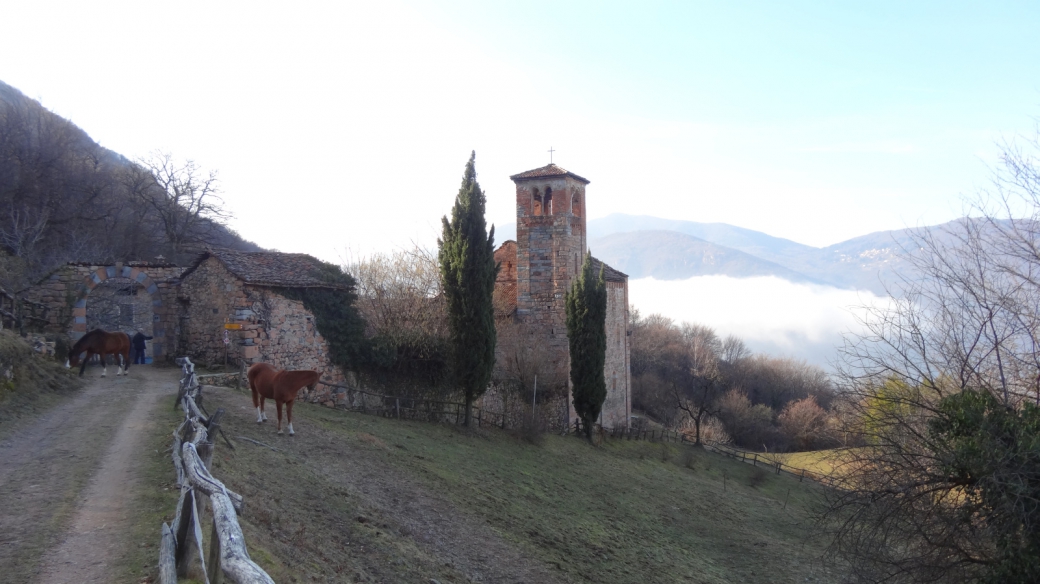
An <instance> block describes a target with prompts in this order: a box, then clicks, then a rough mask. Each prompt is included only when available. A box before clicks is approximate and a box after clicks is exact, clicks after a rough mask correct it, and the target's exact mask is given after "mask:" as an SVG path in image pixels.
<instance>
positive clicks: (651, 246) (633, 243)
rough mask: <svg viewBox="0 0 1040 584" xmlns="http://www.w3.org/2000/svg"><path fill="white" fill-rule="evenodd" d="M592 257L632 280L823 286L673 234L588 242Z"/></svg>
mask: <svg viewBox="0 0 1040 584" xmlns="http://www.w3.org/2000/svg"><path fill="white" fill-rule="evenodd" d="M589 249H590V250H592V251H593V252H594V253H595V255H596V257H598V258H600V259H602V260H603V261H605V262H606V263H608V264H610V265H611V266H612V267H614V268H617V269H618V270H621V271H622V272H625V273H626V274H628V275H629V276H630V277H632V278H646V277H654V278H656V279H658V280H684V279H686V278H692V277H694V276H708V275H720V276H732V277H736V278H747V277H752V276H777V277H780V278H784V279H785V280H790V281H792V282H813V283H823V282H820V281H819V280H817V279H815V278H811V277H809V276H806V275H804V274H800V273H798V272H796V271H794V270H790V269H788V268H785V267H784V266H782V265H780V264H777V263H774V262H770V261H767V260H764V259H761V258H758V257H755V256H754V255H751V254H748V253H744V252H742V251H740V250H736V249H732V248H729V247H726V246H722V245H717V244H714V243H711V242H708V241H704V240H703V239H699V238H697V237H694V236H692V235H688V234H686V233H679V232H677V231H664V230H653V231H628V232H624V233H614V234H611V235H607V236H604V237H599V238H596V239H591V240H589Z"/></svg>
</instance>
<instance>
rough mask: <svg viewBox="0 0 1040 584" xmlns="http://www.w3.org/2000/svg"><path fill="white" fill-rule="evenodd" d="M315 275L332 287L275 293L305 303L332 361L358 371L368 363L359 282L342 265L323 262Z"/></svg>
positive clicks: (294, 289) (285, 289)
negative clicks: (359, 302)
mask: <svg viewBox="0 0 1040 584" xmlns="http://www.w3.org/2000/svg"><path fill="white" fill-rule="evenodd" d="M314 276H316V277H318V278H320V279H321V280H322V281H323V282H327V283H329V284H330V285H332V286H335V287H330V288H276V289H275V292H277V293H278V294H279V295H281V296H283V297H285V298H288V299H290V300H296V301H299V302H303V306H304V308H306V309H307V310H308V311H310V313H311V314H313V315H314V321H315V324H316V325H317V327H318V332H320V333H321V336H323V337H325V342H326V343H328V346H329V358H330V360H331V361H332V363H333V364H335V365H339V366H340V367H343V368H344V369H358V368H359V367H362V366H363V365H364V364H365V361H366V359H365V355H366V353H367V351H366V342H365V323H364V321H363V320H362V318H361V315H360V314H359V313H358V310H357V306H356V304H357V293H356V292H355V291H354V290H355V285H356V282H355V281H354V278H353V277H352V276H351V275H350V274H347V273H345V272H344V271H343V270H342V269H340V268H339V266H336V265H334V264H330V263H327V262H321V266H320V268H319V270H318V272H317V273H315V274H314Z"/></svg>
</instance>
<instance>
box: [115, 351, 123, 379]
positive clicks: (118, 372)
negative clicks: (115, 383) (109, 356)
mask: <svg viewBox="0 0 1040 584" xmlns="http://www.w3.org/2000/svg"><path fill="white" fill-rule="evenodd" d="M115 357H116V365H118V366H119V368H118V369H116V377H119V376H120V375H122V374H123V354H122V353H116V355H115Z"/></svg>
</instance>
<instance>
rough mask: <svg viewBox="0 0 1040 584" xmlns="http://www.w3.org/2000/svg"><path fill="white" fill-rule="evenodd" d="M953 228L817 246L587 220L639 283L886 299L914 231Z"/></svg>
mask: <svg viewBox="0 0 1040 584" xmlns="http://www.w3.org/2000/svg"><path fill="white" fill-rule="evenodd" d="M949 225H950V224H949V223H946V224H943V225H934V226H929V227H919V228H908V229H896V230H892V231H878V232H875V233H869V234H867V235H861V236H859V237H854V238H852V239H849V240H846V241H842V242H840V243H836V244H834V245H830V246H827V247H825V248H816V247H812V246H808V245H804V244H801V243H797V242H794V241H791V240H789V239H784V238H781V237H773V236H771V235H768V234H766V233H762V232H759V231H754V230H751V229H745V228H742V227H736V226H733V225H728V224H725V223H698V222H695V221H681V220H676V219H662V218H659V217H650V216H646V215H625V214H620V213H617V214H613V215H609V216H607V217H603V218H600V219H591V220H589V222H588V228H589V246H590V248H592V249H593V250H595V252H596V255H597V256H598V257H600V258H602V259H603V260H604V261H605V262H607V263H608V264H610V265H611V266H613V267H615V268H617V269H619V270H621V271H623V272H625V273H627V274H629V275H630V276H631V277H633V278H639V277H651V276H652V277H654V278H657V279H660V280H674V279H679V278H689V277H693V276H696V275H707V274H724V275H728V276H732V277H736V278H748V277H753V276H762V275H773V276H778V277H781V278H785V279H788V280H791V281H793V282H816V283H822V284H829V285H832V286H836V287H839V288H850V289H857V290H869V291H871V292H874V293H875V294H879V295H884V294H886V293H887V292H888V289H889V288H893V287H895V286H896V285H898V281H899V278H900V276H901V275H902V276H911V277H912V267H911V266H910V265H909V264H908V263H907V260H906V259H905V257H904V250H906V251H909V252H912V251H913V250H914V249H915V248H916V247H917V246H916V244H915V243H914V240H913V237H912V234H913V233H914V232H915V231H917V232H920V233H930V234H931V235H934V236H936V237H938V238H939V239H940V240H942V239H943V238H945V237H946V236H944V235H943V232H944V230H945V229H946V228H947V227H949ZM515 237H516V225H515V224H513V223H507V224H504V225H502V226H501V228H500V229H498V230H497V235H496V238H495V239H496V240H497V241H499V242H501V241H505V240H506V239H513V238H515Z"/></svg>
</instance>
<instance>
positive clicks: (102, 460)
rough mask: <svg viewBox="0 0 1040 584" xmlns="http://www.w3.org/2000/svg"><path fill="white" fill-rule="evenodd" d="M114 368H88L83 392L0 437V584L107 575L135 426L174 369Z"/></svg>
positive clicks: (129, 478)
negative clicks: (123, 373) (119, 371)
mask: <svg viewBox="0 0 1040 584" xmlns="http://www.w3.org/2000/svg"><path fill="white" fill-rule="evenodd" d="M114 373H115V371H114V369H113V368H111V367H110V368H109V371H108V377H105V378H100V377H98V376H99V375H100V371H99V370H98V369H96V368H95V369H88V371H87V376H88V377H92V379H91V380H90V381H89V382H88V384H87V386H86V387H85V388H84V389H83V391H81V392H80V393H79V394H77V395H76V396H75V397H73V398H71V399H69V400H68V401H67V402H65V403H63V404H61V405H59V406H57V407H55V408H53V409H51V410H50V411H48V412H46V413H44V414H43V415H42V416H40V417H39V418H38V419H36V420H34V421H33V422H32V423H29V424H26V425H25V427H23V428H22V429H21V430H20V431H19V432H16V433H15V434H13V435H11V436H7V437H6V438H5V439H3V440H2V441H0V574H2V575H3V576H2V578H3V580H5V581H9V582H40V583H46V584H50V583H57V582H77V583H79V582H109V581H111V580H110V575H111V567H112V562H113V559H114V557H115V556H116V554H117V552H118V550H120V549H122V548H123V547H124V546H126V545H127V544H128V542H126V541H125V540H124V534H125V533H126V532H127V529H126V528H125V527H126V524H127V522H128V521H129V518H128V516H127V501H128V499H129V497H130V495H131V494H132V493H133V489H134V487H135V485H136V481H137V477H136V473H135V469H136V467H137V465H138V458H139V457H140V456H142V455H143V454H144V453H143V452H141V450H140V448H138V447H137V446H139V444H140V442H141V439H142V436H143V431H144V427H145V426H144V424H145V421H146V420H147V418H148V415H149V413H150V412H151V411H152V410H153V409H154V408H155V407H157V406H158V404H159V403H160V398H162V397H164V396H171V397H172V395H173V394H174V393H175V392H176V387H177V386H176V380H177V376H178V373H179V372H178V371H177V370H174V369H166V370H163V369H155V368H152V367H150V366H138V367H134V368H132V369H131V374H130V376H129V377H115V376H114ZM162 403H166V402H165V400H163V401H162Z"/></svg>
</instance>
